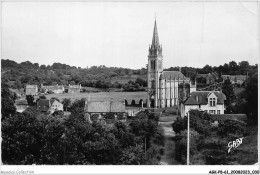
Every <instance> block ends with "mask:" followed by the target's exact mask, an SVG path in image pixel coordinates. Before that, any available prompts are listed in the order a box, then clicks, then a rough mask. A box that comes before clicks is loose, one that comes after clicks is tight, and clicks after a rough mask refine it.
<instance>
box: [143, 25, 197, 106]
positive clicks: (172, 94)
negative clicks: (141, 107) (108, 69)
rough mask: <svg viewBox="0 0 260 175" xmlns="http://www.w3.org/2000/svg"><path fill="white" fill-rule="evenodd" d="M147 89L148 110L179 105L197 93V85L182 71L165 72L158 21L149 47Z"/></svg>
mask: <svg viewBox="0 0 260 175" xmlns="http://www.w3.org/2000/svg"><path fill="white" fill-rule="evenodd" d="M147 87H148V89H147V107H148V108H150V107H152V108H157V107H158V108H165V107H172V106H176V105H179V104H180V101H184V100H185V99H186V98H187V97H189V94H190V93H191V92H192V91H196V83H195V84H192V83H191V80H190V79H189V78H187V77H185V76H184V75H183V74H182V73H181V71H163V55H162V45H160V43H159V36H158V31H157V24H156V20H155V23H154V30H153V38H152V44H151V45H150V46H149V55H148V77H147Z"/></svg>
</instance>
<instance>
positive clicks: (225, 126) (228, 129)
mask: <svg viewBox="0 0 260 175" xmlns="http://www.w3.org/2000/svg"><path fill="white" fill-rule="evenodd" d="M217 133H218V135H220V136H221V137H224V136H228V135H232V134H235V135H237V136H243V135H244V134H245V124H244V123H242V122H240V121H235V120H230V119H229V120H225V121H224V122H220V124H219V127H218V131H217Z"/></svg>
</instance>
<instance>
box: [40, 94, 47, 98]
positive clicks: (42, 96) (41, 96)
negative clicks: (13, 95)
mask: <svg viewBox="0 0 260 175" xmlns="http://www.w3.org/2000/svg"><path fill="white" fill-rule="evenodd" d="M39 98H40V99H47V97H46V96H45V95H40V96H39Z"/></svg>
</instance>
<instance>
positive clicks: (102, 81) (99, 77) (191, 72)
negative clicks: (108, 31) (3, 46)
mask: <svg viewBox="0 0 260 175" xmlns="http://www.w3.org/2000/svg"><path fill="white" fill-rule="evenodd" d="M1 64H2V72H1V73H2V78H4V80H5V81H7V82H12V83H10V86H11V87H12V88H15V89H20V88H22V87H24V85H26V84H34V85H39V86H40V84H41V83H43V84H45V85H56V84H63V85H68V84H81V85H83V86H88V87H97V88H104V89H106V88H123V89H124V90H126V91H136V90H143V89H144V88H143V87H146V86H147V82H141V81H140V79H139V80H136V81H135V82H133V81H129V82H128V83H125V84H123V83H121V82H116V81H112V79H113V78H115V79H116V77H121V78H126V79H127V78H128V77H131V75H145V74H147V68H142V69H137V70H133V69H127V68H117V67H106V66H104V65H101V66H92V67H90V68H81V67H75V66H69V65H66V64H61V63H53V64H52V65H47V66H46V65H39V64H38V63H31V62H29V61H26V62H22V63H20V64H19V63H16V62H15V61H12V60H4V59H2V60H1ZM179 69H180V68H179V67H170V68H168V69H165V70H170V71H173V70H175V71H177V70H179ZM257 71H258V65H257V64H256V65H249V63H248V61H241V62H239V63H236V62H235V61H231V62H229V63H225V64H224V65H220V66H218V67H217V66H210V65H206V66H204V67H203V68H193V67H182V68H181V72H182V73H183V74H184V76H186V77H189V78H191V80H193V81H194V80H195V77H196V75H197V74H208V73H212V72H216V73H217V74H218V76H219V77H221V75H224V74H225V75H248V76H252V75H253V74H254V73H255V72H257ZM143 81H146V80H143ZM112 82H113V83H112Z"/></svg>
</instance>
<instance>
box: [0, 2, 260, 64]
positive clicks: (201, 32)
mask: <svg viewBox="0 0 260 175" xmlns="http://www.w3.org/2000/svg"><path fill="white" fill-rule="evenodd" d="M155 18H156V21H157V29H158V34H159V41H160V44H162V48H163V52H162V53H163V56H164V57H163V66H164V68H169V67H175V66H181V67H183V66H189V67H200V68H201V67H203V66H205V65H206V64H208V65H211V66H219V65H223V64H224V63H228V62H230V61H232V60H234V61H236V62H237V63H238V62H240V61H248V62H249V63H250V64H252V65H254V64H258V60H259V59H258V43H259V36H258V32H257V31H258V28H257V27H258V24H257V19H258V9H257V2H2V20H1V21H2V23H1V25H2V38H1V41H2V55H1V57H2V59H10V60H14V61H16V62H18V63H20V62H23V61H27V60H28V61H30V62H32V63H39V64H40V65H41V64H45V65H52V64H53V63H54V62H60V63H64V64H68V65H71V66H77V67H82V68H86V67H90V66H94V65H96V66H99V65H105V66H107V67H124V68H133V69H139V68H142V67H145V66H146V64H147V63H148V57H147V56H148V47H149V45H150V44H151V43H152V34H153V26H154V21H155Z"/></svg>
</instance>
